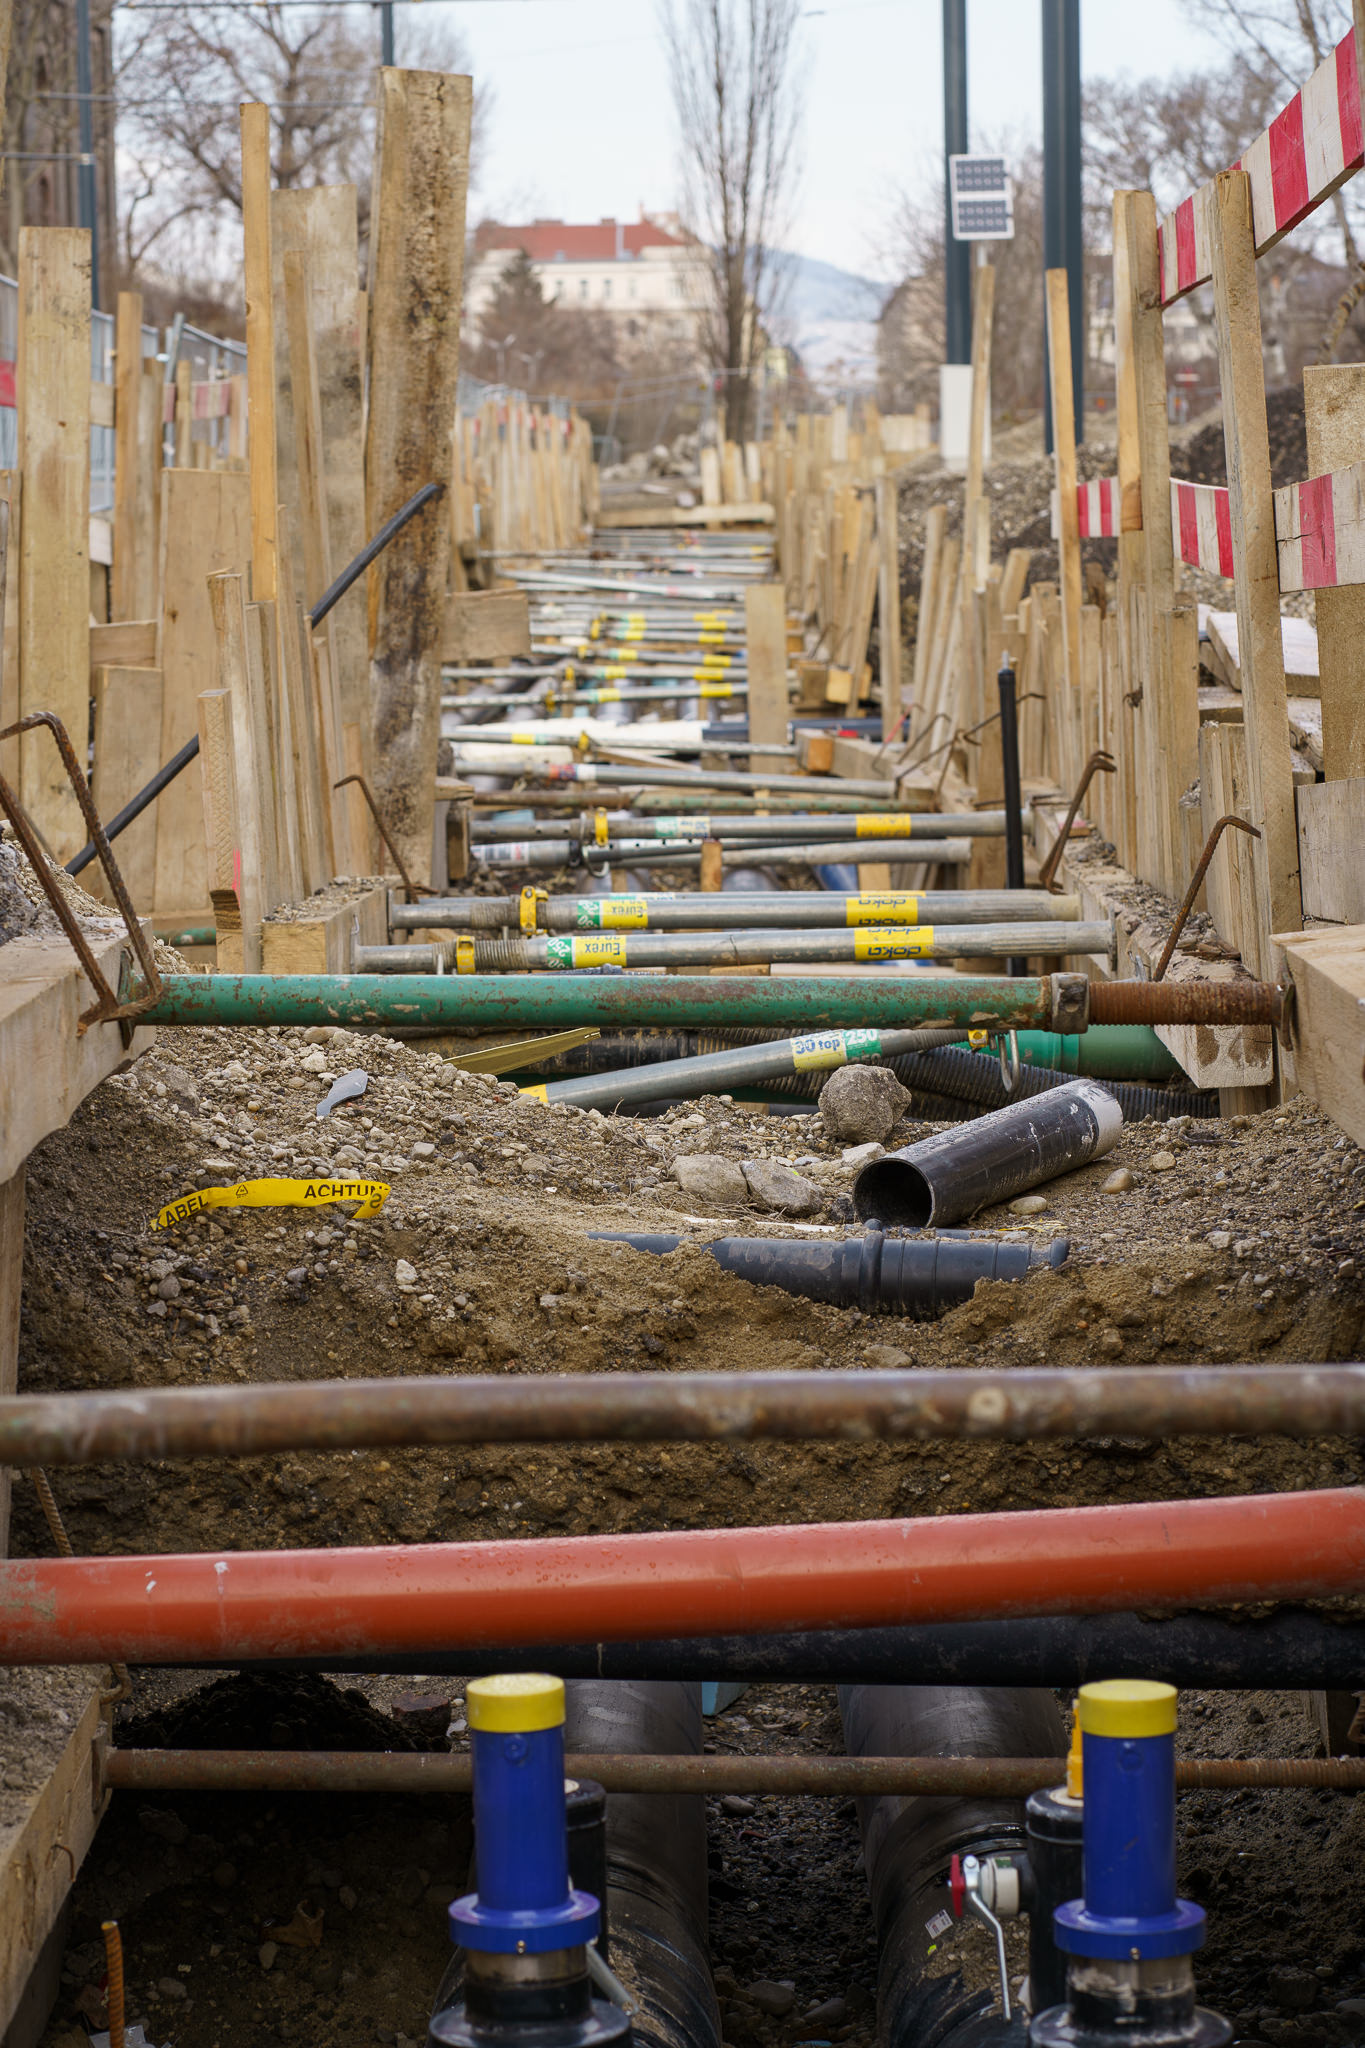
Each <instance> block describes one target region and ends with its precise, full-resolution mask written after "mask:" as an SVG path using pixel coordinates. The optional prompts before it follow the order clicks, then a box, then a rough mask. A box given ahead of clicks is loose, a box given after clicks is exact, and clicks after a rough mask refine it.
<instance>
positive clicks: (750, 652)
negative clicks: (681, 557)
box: [744, 583, 787, 775]
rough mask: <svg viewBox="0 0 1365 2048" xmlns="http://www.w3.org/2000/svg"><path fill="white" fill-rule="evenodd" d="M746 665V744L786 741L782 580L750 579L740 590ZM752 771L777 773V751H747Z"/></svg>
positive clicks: (781, 743) (780, 761) (779, 761)
mask: <svg viewBox="0 0 1365 2048" xmlns="http://www.w3.org/2000/svg"><path fill="white" fill-rule="evenodd" d="M744 646H745V655H746V659H747V661H748V664H749V744H750V746H751V747H754V746H762V745H763V744H764V742H765V741H766V742H767V743H768V744H769V745H770V746H774V745H775V746H785V745H786V743H787V597H786V592H785V590H784V589H783V587H782V585H781V584H780V583H751V584H750V585H749V587H748V589H747V590H746V591H745V593H744ZM749 762H750V767H751V769H752V771H753V773H754V774H755V775H780V774H781V773H782V771H783V769H784V767H785V765H786V763H785V761H784V759H783V756H782V755H781V754H750V756H749Z"/></svg>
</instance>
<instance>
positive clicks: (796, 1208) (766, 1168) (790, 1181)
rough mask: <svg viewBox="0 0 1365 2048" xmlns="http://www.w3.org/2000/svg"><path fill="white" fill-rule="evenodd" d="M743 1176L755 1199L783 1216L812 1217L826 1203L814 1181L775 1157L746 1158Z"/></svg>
mask: <svg viewBox="0 0 1365 2048" xmlns="http://www.w3.org/2000/svg"><path fill="white" fill-rule="evenodd" d="M743 1173H744V1179H745V1182H746V1184H747V1186H748V1189H749V1193H750V1194H751V1195H752V1196H753V1197H754V1199H755V1201H759V1202H762V1204H763V1206H764V1208H766V1209H776V1210H778V1211H779V1212H780V1214H782V1215H783V1216H811V1215H814V1213H815V1211H816V1210H817V1209H822V1208H823V1207H824V1205H825V1197H824V1195H823V1193H822V1192H821V1190H820V1189H819V1188H818V1187H816V1185H815V1182H814V1181H813V1180H807V1179H806V1177H805V1175H804V1174H802V1173H793V1172H792V1169H791V1168H790V1167H789V1166H782V1165H779V1163H778V1161H777V1160H775V1159H746V1160H745V1161H744V1163H743Z"/></svg>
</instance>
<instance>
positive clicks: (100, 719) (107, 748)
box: [85, 667, 161, 914]
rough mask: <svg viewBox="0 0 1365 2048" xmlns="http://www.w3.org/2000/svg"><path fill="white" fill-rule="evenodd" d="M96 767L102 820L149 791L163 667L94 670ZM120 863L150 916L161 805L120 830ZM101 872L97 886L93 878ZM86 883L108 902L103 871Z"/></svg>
mask: <svg viewBox="0 0 1365 2048" xmlns="http://www.w3.org/2000/svg"><path fill="white" fill-rule="evenodd" d="M94 694H95V770H94V774H93V775H92V777H91V786H90V793H91V795H92V796H93V798H94V800H95V809H96V810H97V811H98V812H99V814H100V816H101V817H102V818H112V817H113V815H114V813H115V811H119V810H122V808H123V806H124V805H125V804H126V803H127V802H128V801H129V800H130V799H131V798H132V797H135V796H136V795H137V793H138V791H139V790H140V789H145V788H146V786H147V784H148V783H149V782H150V781H151V779H152V777H153V776H154V775H155V774H156V771H157V769H158V768H159V767H160V766H161V755H160V751H159V750H160V746H161V671H160V669H159V668H122V667H117V668H116V667H108V668H97V669H96V670H95V692H94ZM118 864H119V870H120V872H121V874H122V876H123V879H124V881H125V882H126V883H127V885H128V894H129V895H130V896H131V897H132V899H133V908H134V909H135V910H138V911H141V912H143V913H144V914H150V912H151V908H152V904H153V902H154V901H155V896H156V806H155V804H151V805H149V806H148V808H147V809H146V810H145V811H144V812H143V813H142V816H141V817H140V818H134V820H133V822H132V824H131V825H127V826H125V827H124V829H123V831H122V832H121V833H120V834H119V842H118ZM96 874H98V875H99V877H100V879H99V883H98V885H92V877H93V876H94V875H96ZM85 882H86V886H87V887H92V886H93V893H97V894H98V895H100V896H101V897H103V898H104V900H105V901H106V902H107V901H109V900H110V899H109V896H108V889H107V884H106V883H105V882H104V877H103V873H102V871H101V870H99V869H97V868H92V869H90V870H89V871H88V872H87V874H86V877H85Z"/></svg>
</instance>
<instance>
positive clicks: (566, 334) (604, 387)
mask: <svg viewBox="0 0 1365 2048" xmlns="http://www.w3.org/2000/svg"><path fill="white" fill-rule="evenodd" d="M465 367H466V368H467V369H468V370H469V372H470V374H471V375H472V376H475V377H482V378H483V379H484V380H485V382H487V383H490V384H491V383H494V382H496V383H499V384H511V385H515V386H518V387H520V388H521V389H524V390H526V391H529V392H531V393H532V394H533V395H534V394H537V393H547V392H553V393H555V394H556V395H557V396H560V397H565V398H575V399H582V400H589V399H600V398H601V397H603V396H604V395H606V396H608V397H609V396H610V394H611V391H612V388H613V386H614V385H615V384H616V383H617V381H618V379H619V378H620V376H621V364H620V361H619V359H618V356H617V350H616V334H615V330H614V328H613V326H612V322H611V320H610V318H609V317H608V316H607V314H605V313H604V312H602V311H601V309H600V308H599V307H595V306H592V307H590V306H567V305H561V304H560V303H559V302H558V300H556V299H547V298H546V296H545V291H544V288H543V286H542V285H541V282H540V279H539V277H538V276H537V275H536V269H535V265H534V264H533V263H532V261H531V259H530V257H529V256H528V255H527V254H526V252H525V250H524V249H517V250H514V251H512V252H511V253H510V255H509V257H508V260H507V262H506V263H505V264H504V266H503V270H502V274H501V276H500V277H499V279H498V282H497V284H496V285H495V286H494V288H493V293H492V296H491V297H490V298H489V301H488V304H487V305H486V306H485V307H484V310H483V313H482V314H481V316H480V319H479V326H478V334H477V336H476V338H475V342H474V346H473V348H472V349H471V350H469V351H468V352H467V357H466V360H465Z"/></svg>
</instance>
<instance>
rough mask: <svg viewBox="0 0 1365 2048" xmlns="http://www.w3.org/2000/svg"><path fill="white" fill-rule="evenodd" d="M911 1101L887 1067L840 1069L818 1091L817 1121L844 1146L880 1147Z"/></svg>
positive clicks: (906, 1090)
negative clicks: (866, 1145)
mask: <svg viewBox="0 0 1365 2048" xmlns="http://www.w3.org/2000/svg"><path fill="white" fill-rule="evenodd" d="M909 1100H910V1094H909V1091H908V1089H905V1088H902V1086H901V1084H900V1082H899V1081H898V1080H897V1079H896V1077H895V1075H894V1074H893V1073H892V1072H891V1071H890V1069H889V1068H887V1067H839V1068H836V1070H835V1072H834V1073H832V1074H831V1075H830V1077H829V1079H828V1081H826V1083H825V1085H824V1087H823V1088H822V1089H821V1090H820V1121H821V1122H822V1123H823V1125H824V1127H825V1129H826V1130H827V1131H828V1132H829V1134H830V1136H831V1138H842V1139H843V1140H844V1142H845V1143H846V1144H849V1145H859V1144H867V1143H870V1142H876V1143H878V1144H879V1143H880V1142H881V1140H882V1139H883V1138H885V1137H888V1136H889V1135H890V1133H891V1131H892V1130H893V1129H894V1128H895V1126H896V1125H897V1124H898V1123H899V1122H900V1119H901V1117H902V1116H903V1115H904V1113H905V1109H906V1105H907V1104H908V1102H909Z"/></svg>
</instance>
